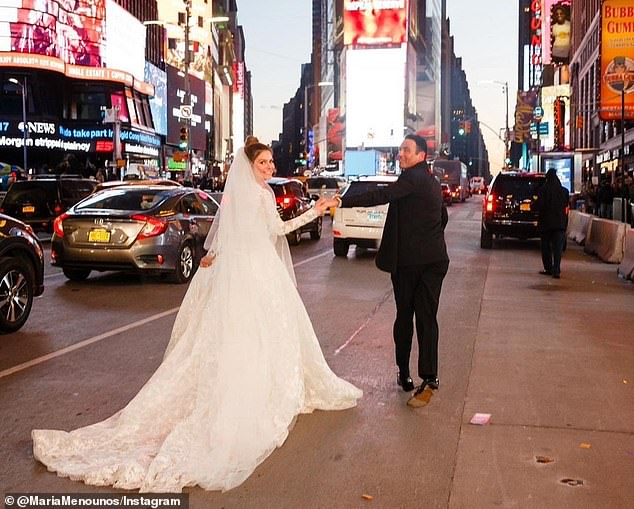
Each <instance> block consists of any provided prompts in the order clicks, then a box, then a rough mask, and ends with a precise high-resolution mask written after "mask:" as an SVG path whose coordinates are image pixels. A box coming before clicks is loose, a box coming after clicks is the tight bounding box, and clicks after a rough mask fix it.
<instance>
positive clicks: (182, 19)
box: [178, 12, 187, 25]
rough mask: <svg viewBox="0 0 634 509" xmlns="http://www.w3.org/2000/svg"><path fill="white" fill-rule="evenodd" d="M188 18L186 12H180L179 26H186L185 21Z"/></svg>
mask: <svg viewBox="0 0 634 509" xmlns="http://www.w3.org/2000/svg"><path fill="white" fill-rule="evenodd" d="M186 19H187V18H186V16H185V13H184V12H179V13H178V24H179V25H184V24H185V20H186Z"/></svg>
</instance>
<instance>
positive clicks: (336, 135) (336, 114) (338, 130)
mask: <svg viewBox="0 0 634 509" xmlns="http://www.w3.org/2000/svg"><path fill="white" fill-rule="evenodd" d="M326 130H327V132H326V138H327V142H328V155H327V162H328V163H331V162H333V161H341V160H343V133H344V131H345V125H344V123H343V119H342V118H341V111H340V110H339V108H330V109H329V110H328V117H327V126H326Z"/></svg>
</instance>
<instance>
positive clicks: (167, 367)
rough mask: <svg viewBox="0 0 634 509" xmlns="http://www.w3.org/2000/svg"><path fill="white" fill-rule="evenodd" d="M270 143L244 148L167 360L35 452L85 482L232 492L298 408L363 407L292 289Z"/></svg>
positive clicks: (319, 207) (40, 439)
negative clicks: (112, 410) (112, 409)
mask: <svg viewBox="0 0 634 509" xmlns="http://www.w3.org/2000/svg"><path fill="white" fill-rule="evenodd" d="M273 170H274V166H273V156H272V153H271V149H270V148H269V147H267V146H266V145H263V144H261V143H258V142H257V140H256V139H254V140H252V141H251V142H249V141H248V142H247V145H246V146H245V147H244V148H243V149H240V150H238V152H237V154H236V157H235V160H234V162H233V164H232V165H231V169H230V171H229V176H228V179H227V184H226V187H225V193H224V195H223V199H222V203H221V206H220V213H219V216H216V221H214V228H212V231H210V233H209V235H208V237H207V239H206V241H205V248H206V249H209V254H208V255H207V256H205V257H203V259H202V260H201V267H203V268H201V270H199V271H198V272H197V273H196V275H195V277H194V279H193V280H192V282H191V285H190V287H189V290H188V291H187V294H186V295H185V298H184V300H183V303H182V305H181V308H180V310H179V313H178V315H177V317H176V321H175V323H174V328H173V330H172V335H171V340H170V342H169V345H168V347H167V350H166V352H165V357H164V359H163V362H162V363H161V365H160V366H159V367H158V369H157V370H156V372H155V373H154V374H153V375H152V377H151V378H150V379H149V381H148V382H147V383H146V384H145V386H144V387H143V388H142V389H141V390H140V391H139V393H138V394H137V395H136V396H135V397H134V398H133V399H132V401H130V403H128V405H127V406H126V407H125V408H123V409H122V410H120V411H119V412H117V413H116V414H114V415H113V416H112V417H110V418H108V419H106V420H105V421H102V422H99V423H96V424H93V425H90V426H87V427H85V428H80V429H77V430H74V431H71V432H65V431H57V430H34V431H33V432H32V438H33V453H34V456H35V458H36V459H37V460H39V461H41V462H42V463H44V464H45V465H46V466H47V467H48V469H49V470H51V471H55V472H57V473H58V475H60V476H63V477H69V478H71V479H73V480H81V481H83V482H85V483H86V484H92V485H98V486H107V485H109V486H113V487H115V488H122V489H140V490H141V491H144V492H180V491H181V490H182V488H183V487H185V486H194V485H199V486H201V487H202V488H204V489H207V490H223V491H224V490H229V489H231V488H234V487H236V486H238V485H239V484H241V483H242V482H243V481H244V480H245V479H247V477H249V475H251V473H252V472H253V471H254V469H255V468H256V467H257V466H258V465H259V464H260V463H261V462H262V461H264V459H266V457H267V456H269V454H271V452H272V451H273V450H274V449H275V448H276V447H280V446H281V445H282V444H283V443H284V440H285V439H286V437H287V435H288V432H289V427H290V426H291V425H292V423H293V421H294V419H295V417H296V416H297V415H298V414H300V413H309V412H312V411H313V410H315V409H320V410H340V409H345V408H350V407H353V406H355V405H356V402H357V400H358V399H359V398H360V397H361V396H362V392H361V390H359V389H357V388H356V387H355V386H353V385H352V384H350V383H348V382H346V381H345V380H342V379H340V378H338V377H337V376H336V375H335V374H334V373H333V372H332V371H331V370H330V368H329V367H328V365H327V364H326V361H325V359H324V356H323V353H322V351H321V348H320V346H319V343H318V340H317V337H316V336H315V332H314V331H313V327H312V325H311V322H310V319H309V317H308V314H307V313H306V310H305V308H304V305H303V303H302V301H301V298H300V296H299V294H298V292H297V289H296V288H295V280H294V274H293V268H292V265H291V260H290V252H289V249H288V244H287V242H286V238H285V234H287V233H289V232H291V231H293V230H295V229H296V228H298V227H300V226H302V225H303V224H305V223H307V222H309V221H312V220H314V219H315V218H316V217H317V216H318V215H319V214H323V213H324V211H325V210H326V208H327V207H328V206H330V205H333V204H331V203H330V200H325V199H322V200H320V201H319V202H317V204H316V205H315V207H313V208H312V209H311V210H310V211H308V212H306V213H304V214H302V215H301V216H299V217H297V218H295V219H292V220H290V221H287V222H284V221H282V220H281V219H280V217H279V215H278V213H277V210H276V206H275V199H274V196H273V193H272V190H271V189H270V187H269V186H268V185H267V184H266V179H268V178H270V177H271V176H272V174H273Z"/></svg>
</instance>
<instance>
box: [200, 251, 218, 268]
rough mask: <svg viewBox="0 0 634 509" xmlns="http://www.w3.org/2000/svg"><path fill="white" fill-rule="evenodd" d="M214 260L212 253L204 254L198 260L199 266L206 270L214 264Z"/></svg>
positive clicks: (214, 256)
mask: <svg viewBox="0 0 634 509" xmlns="http://www.w3.org/2000/svg"><path fill="white" fill-rule="evenodd" d="M215 259H216V255H215V254H213V253H209V254H206V255H205V256H203V257H202V258H201V259H200V266H201V267H202V268H203V269H206V268H207V267H211V265H212V264H213V263H214V260H215Z"/></svg>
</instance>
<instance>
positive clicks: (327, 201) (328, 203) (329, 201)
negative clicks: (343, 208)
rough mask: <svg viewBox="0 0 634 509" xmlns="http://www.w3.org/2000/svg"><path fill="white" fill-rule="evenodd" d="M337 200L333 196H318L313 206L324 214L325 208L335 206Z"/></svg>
mask: <svg viewBox="0 0 634 509" xmlns="http://www.w3.org/2000/svg"><path fill="white" fill-rule="evenodd" d="M338 203H339V202H338V201H337V200H336V199H334V198H323V197H322V198H319V200H317V202H316V203H315V208H316V209H317V210H318V211H319V213H320V214H322V215H323V214H325V213H326V210H328V209H329V208H331V207H336V206H337V204H338Z"/></svg>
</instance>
